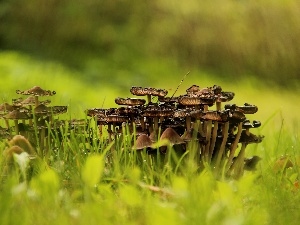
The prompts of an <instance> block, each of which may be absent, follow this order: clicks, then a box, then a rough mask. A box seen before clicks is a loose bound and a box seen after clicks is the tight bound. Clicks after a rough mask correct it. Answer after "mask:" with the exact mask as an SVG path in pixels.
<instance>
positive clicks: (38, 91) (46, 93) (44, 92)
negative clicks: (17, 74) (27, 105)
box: [16, 86, 56, 96]
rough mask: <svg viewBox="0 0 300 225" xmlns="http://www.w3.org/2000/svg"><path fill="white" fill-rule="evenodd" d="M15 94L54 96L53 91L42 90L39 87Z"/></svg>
mask: <svg viewBox="0 0 300 225" xmlns="http://www.w3.org/2000/svg"><path fill="white" fill-rule="evenodd" d="M16 93H17V94H21V95H33V96H52V95H55V94H56V92H55V91H49V90H44V89H42V88H40V87H39V86H34V87H33V88H30V89H28V90H26V91H20V90H17V91H16Z"/></svg>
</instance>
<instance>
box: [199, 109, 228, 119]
mask: <svg viewBox="0 0 300 225" xmlns="http://www.w3.org/2000/svg"><path fill="white" fill-rule="evenodd" d="M202 119H204V120H212V121H218V122H225V121H227V119H228V117H227V116H226V113H224V112H219V111H207V112H205V113H204V115H203V116H202Z"/></svg>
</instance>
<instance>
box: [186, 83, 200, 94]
mask: <svg viewBox="0 0 300 225" xmlns="http://www.w3.org/2000/svg"><path fill="white" fill-rule="evenodd" d="M199 91H200V87H199V86H198V85H195V84H193V85H192V86H191V87H189V88H188V89H186V93H187V94H188V95H191V94H195V93H197V92H199Z"/></svg>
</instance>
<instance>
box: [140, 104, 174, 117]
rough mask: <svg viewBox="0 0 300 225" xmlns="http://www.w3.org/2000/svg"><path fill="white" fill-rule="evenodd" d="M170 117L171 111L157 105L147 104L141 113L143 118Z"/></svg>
mask: <svg viewBox="0 0 300 225" xmlns="http://www.w3.org/2000/svg"><path fill="white" fill-rule="evenodd" d="M172 115H173V110H172V109H170V108H167V107H163V106H161V107H160V106H159V105H157V104H149V105H148V106H147V108H146V109H145V110H144V113H143V116H145V117H167V116H172Z"/></svg>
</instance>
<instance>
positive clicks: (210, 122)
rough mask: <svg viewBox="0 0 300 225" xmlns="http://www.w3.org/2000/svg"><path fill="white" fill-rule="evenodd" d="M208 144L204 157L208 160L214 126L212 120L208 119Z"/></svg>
mask: <svg viewBox="0 0 300 225" xmlns="http://www.w3.org/2000/svg"><path fill="white" fill-rule="evenodd" d="M206 124H207V127H206V146H205V154H204V157H205V159H206V160H207V161H208V157H209V146H210V137H211V128H212V120H208V121H206Z"/></svg>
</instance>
